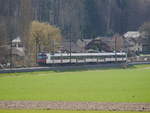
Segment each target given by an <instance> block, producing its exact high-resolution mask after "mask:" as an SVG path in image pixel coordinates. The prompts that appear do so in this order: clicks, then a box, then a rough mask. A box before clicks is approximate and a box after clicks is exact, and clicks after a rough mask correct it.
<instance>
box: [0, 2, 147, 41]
mask: <svg viewBox="0 0 150 113" xmlns="http://www.w3.org/2000/svg"><path fill="white" fill-rule="evenodd" d="M22 1H23V0H22ZM20 4H21V0H13V1H12V0H0V5H1V6H0V20H1V22H0V23H2V22H3V23H4V22H5V23H7V24H8V25H9V26H11V27H8V28H9V29H12V30H11V33H12V34H13V35H12V37H15V36H16V35H18V33H19V30H20V27H21V26H20V23H19V22H22V19H24V18H26V16H24V15H23V14H22V15H21V14H20V12H21V11H22V10H21V8H20V6H21V5H20ZM31 8H32V10H31V11H30V13H31V12H32V18H33V19H36V20H39V21H44V22H49V23H51V24H52V25H56V26H59V27H60V28H61V29H62V31H63V34H64V36H65V37H66V38H67V37H70V36H71V37H72V38H74V39H78V38H81V37H84V38H93V37H95V36H99V35H106V34H108V33H110V32H115V33H124V32H126V31H129V30H137V29H138V28H139V26H140V25H141V24H143V23H144V22H145V21H149V20H150V14H149V12H150V1H149V0H32V2H31ZM27 9H30V8H27ZM21 16H24V18H21ZM25 20H26V19H25ZM21 24H22V23H21Z"/></svg>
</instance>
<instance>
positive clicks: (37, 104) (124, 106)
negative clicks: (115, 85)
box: [0, 101, 150, 111]
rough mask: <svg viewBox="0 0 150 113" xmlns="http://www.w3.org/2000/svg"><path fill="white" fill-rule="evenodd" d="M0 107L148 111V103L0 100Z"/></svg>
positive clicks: (149, 107) (149, 105) (149, 104)
mask: <svg viewBox="0 0 150 113" xmlns="http://www.w3.org/2000/svg"><path fill="white" fill-rule="evenodd" d="M0 109H46V110H99V111H101V110H102V111H150V103H100V102H51V101H0Z"/></svg>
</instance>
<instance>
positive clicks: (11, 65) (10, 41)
mask: <svg viewBox="0 0 150 113" xmlns="http://www.w3.org/2000/svg"><path fill="white" fill-rule="evenodd" d="M11 68H12V40H11V39H10V69H11Z"/></svg>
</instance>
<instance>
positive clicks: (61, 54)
mask: <svg viewBox="0 0 150 113" xmlns="http://www.w3.org/2000/svg"><path fill="white" fill-rule="evenodd" d="M46 55H50V56H70V53H55V54H50V53H46ZM111 55H112V56H113V55H126V53H124V52H121V53H71V56H111Z"/></svg>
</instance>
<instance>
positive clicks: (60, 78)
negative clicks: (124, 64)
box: [0, 65, 150, 113]
mask: <svg viewBox="0 0 150 113" xmlns="http://www.w3.org/2000/svg"><path fill="white" fill-rule="evenodd" d="M149 67H150V65H142V66H135V67H133V68H129V69H108V70H107V69H101V70H91V71H75V72H73V71H72V72H33V73H13V74H0V100H50V101H96V102H150V68H149ZM0 112H1V111H0ZM3 113H5V112H3ZM6 113H7V111H6ZM8 113H9V111H8ZM15 113H17V112H15ZM39 113H40V111H39ZM45 113H47V111H45ZM75 113H76V112H75ZM79 113H80V112H79ZM89 113H90V112H89ZM132 113H133V112H132Z"/></svg>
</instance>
